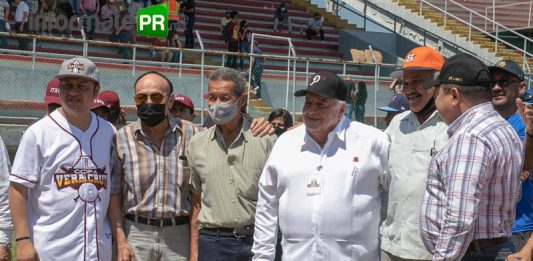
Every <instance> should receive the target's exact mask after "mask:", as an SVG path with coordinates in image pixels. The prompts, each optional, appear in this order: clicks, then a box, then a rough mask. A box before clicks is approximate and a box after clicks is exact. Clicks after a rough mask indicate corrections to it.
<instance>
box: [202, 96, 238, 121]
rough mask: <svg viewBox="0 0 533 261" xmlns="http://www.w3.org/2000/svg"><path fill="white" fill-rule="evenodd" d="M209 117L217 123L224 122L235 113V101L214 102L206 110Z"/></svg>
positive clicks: (230, 118)
mask: <svg viewBox="0 0 533 261" xmlns="http://www.w3.org/2000/svg"><path fill="white" fill-rule="evenodd" d="M207 112H208V113H209V116H211V119H213V121H214V122H215V124H217V125H222V124H226V123H228V122H229V121H231V120H232V119H233V118H235V116H236V115H237V112H238V111H237V103H236V102H233V103H218V102H217V103H214V104H213V105H211V106H209V109H208V110H207Z"/></svg>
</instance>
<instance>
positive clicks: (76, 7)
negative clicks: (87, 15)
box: [70, 0, 80, 16]
mask: <svg viewBox="0 0 533 261" xmlns="http://www.w3.org/2000/svg"><path fill="white" fill-rule="evenodd" d="M70 6H71V7H72V13H73V14H74V15H75V16H80V7H79V5H78V0H70Z"/></svg>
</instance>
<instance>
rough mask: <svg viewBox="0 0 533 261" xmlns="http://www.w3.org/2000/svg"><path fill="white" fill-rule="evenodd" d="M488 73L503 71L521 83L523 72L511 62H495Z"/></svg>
mask: <svg viewBox="0 0 533 261" xmlns="http://www.w3.org/2000/svg"><path fill="white" fill-rule="evenodd" d="M489 70H490V72H491V73H492V72H495V71H503V72H506V73H509V74H511V75H513V76H516V77H517V78H518V79H520V80H521V81H523V80H524V71H522V68H520V66H519V65H518V64H517V63H516V62H515V61H511V60H501V61H499V62H497V63H496V64H495V65H494V66H489Z"/></svg>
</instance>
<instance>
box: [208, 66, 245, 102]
mask: <svg viewBox="0 0 533 261" xmlns="http://www.w3.org/2000/svg"><path fill="white" fill-rule="evenodd" d="M209 80H210V81H216V80H223V81H230V82H233V84H234V85H233V86H234V87H235V88H234V89H235V94H236V95H237V97H240V96H241V95H242V94H243V93H244V86H245V85H246V81H245V80H244V78H243V77H242V75H241V74H240V73H239V72H238V71H237V70H235V69H231V68H220V69H218V70H216V71H214V72H213V73H211V76H209Z"/></svg>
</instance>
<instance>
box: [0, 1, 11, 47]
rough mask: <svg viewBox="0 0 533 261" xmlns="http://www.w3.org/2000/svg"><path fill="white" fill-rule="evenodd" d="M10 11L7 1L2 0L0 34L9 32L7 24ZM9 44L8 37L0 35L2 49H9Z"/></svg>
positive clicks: (0, 2)
mask: <svg viewBox="0 0 533 261" xmlns="http://www.w3.org/2000/svg"><path fill="white" fill-rule="evenodd" d="M9 10H10V6H9V3H8V2H7V0H0V32H4V33H5V32H8V31H9V30H7V26H6V23H7V21H9ZM8 47H9V46H8V42H7V36H5V35H0V48H1V49H7V48H8Z"/></svg>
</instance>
